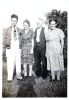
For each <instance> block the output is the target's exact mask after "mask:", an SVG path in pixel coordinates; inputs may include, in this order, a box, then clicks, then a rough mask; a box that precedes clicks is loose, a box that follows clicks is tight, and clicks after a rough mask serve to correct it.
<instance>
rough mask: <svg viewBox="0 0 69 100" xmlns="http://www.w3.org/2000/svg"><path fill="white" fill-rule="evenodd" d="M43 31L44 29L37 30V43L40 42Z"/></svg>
mask: <svg viewBox="0 0 69 100" xmlns="http://www.w3.org/2000/svg"><path fill="white" fill-rule="evenodd" d="M41 29H42V27H40V28H38V29H37V35H36V41H37V42H40V33H41Z"/></svg>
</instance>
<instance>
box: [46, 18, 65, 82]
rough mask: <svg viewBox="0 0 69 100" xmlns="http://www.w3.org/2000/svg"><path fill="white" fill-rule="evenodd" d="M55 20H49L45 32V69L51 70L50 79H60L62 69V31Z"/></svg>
mask: <svg viewBox="0 0 69 100" xmlns="http://www.w3.org/2000/svg"><path fill="white" fill-rule="evenodd" d="M56 26H57V22H56V20H50V21H49V30H48V32H46V34H45V37H46V57H47V70H50V71H51V75H52V81H54V80H55V75H57V80H58V81H59V80H60V72H61V71H64V61H63V46H64V33H63V31H62V30H61V29H58V28H56Z"/></svg>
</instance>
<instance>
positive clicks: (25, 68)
mask: <svg viewBox="0 0 69 100" xmlns="http://www.w3.org/2000/svg"><path fill="white" fill-rule="evenodd" d="M23 67H24V76H27V64H24V65H23Z"/></svg>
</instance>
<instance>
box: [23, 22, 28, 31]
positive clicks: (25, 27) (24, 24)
mask: <svg viewBox="0 0 69 100" xmlns="http://www.w3.org/2000/svg"><path fill="white" fill-rule="evenodd" d="M23 27H24V29H25V30H27V29H28V28H29V25H28V23H26V22H24V23H23Z"/></svg>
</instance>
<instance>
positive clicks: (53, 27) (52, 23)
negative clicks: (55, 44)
mask: <svg viewBox="0 0 69 100" xmlns="http://www.w3.org/2000/svg"><path fill="white" fill-rule="evenodd" d="M49 25H50V29H52V30H53V29H55V28H56V25H57V24H56V22H55V21H51V22H50V23H49Z"/></svg>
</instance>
